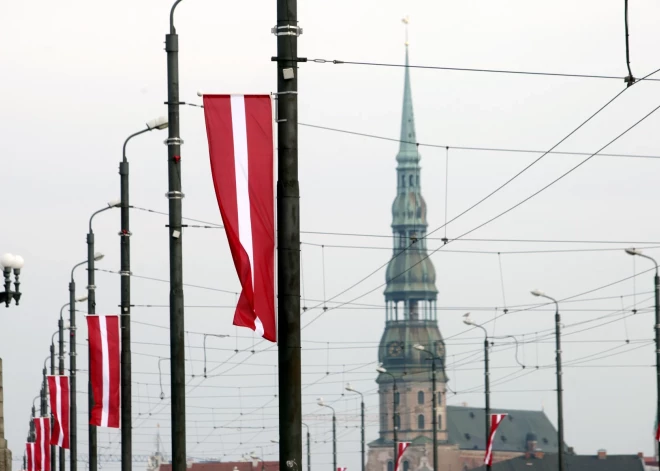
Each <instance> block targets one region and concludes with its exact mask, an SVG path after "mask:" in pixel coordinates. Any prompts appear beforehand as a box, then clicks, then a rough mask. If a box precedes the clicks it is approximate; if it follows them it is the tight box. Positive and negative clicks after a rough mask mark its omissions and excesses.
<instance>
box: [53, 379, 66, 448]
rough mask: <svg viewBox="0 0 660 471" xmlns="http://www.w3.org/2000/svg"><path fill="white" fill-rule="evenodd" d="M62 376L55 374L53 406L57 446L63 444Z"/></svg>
mask: <svg viewBox="0 0 660 471" xmlns="http://www.w3.org/2000/svg"><path fill="white" fill-rule="evenodd" d="M61 380H62V377H61V376H55V407H56V408H57V424H58V425H59V427H58V431H57V433H58V437H57V446H59V447H61V446H62V445H63V444H64V429H63V428H62V383H61Z"/></svg>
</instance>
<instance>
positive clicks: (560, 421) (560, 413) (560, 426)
mask: <svg viewBox="0 0 660 471" xmlns="http://www.w3.org/2000/svg"><path fill="white" fill-rule="evenodd" d="M531 293H532V294H533V295H534V296H539V297H541V298H546V299H549V300H550V301H552V302H553V303H555V345H556V349H555V353H556V356H555V361H556V364H557V366H556V368H557V440H558V442H559V445H558V446H559V450H558V455H559V471H564V470H565V469H566V468H565V466H564V399H563V389H562V378H561V376H562V371H561V330H560V329H561V317H560V316H559V303H558V302H557V300H556V299H555V298H552V297H550V296H548V295H547V294H545V293H544V292H543V291H539V290H537V289H535V290H533V291H532V292H531Z"/></svg>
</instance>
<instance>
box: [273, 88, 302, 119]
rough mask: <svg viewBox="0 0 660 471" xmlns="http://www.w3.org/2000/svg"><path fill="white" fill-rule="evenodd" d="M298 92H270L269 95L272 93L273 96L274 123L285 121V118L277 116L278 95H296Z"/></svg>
mask: <svg viewBox="0 0 660 471" xmlns="http://www.w3.org/2000/svg"><path fill="white" fill-rule="evenodd" d="M297 94H298V92H297V91H295V90H290V91H286V92H271V95H273V98H275V122H276V123H286V119H280V118H279V112H278V109H277V108H278V106H277V99H278V95H297Z"/></svg>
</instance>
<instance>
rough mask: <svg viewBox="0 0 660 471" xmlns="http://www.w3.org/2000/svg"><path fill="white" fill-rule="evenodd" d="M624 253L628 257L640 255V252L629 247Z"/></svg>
mask: <svg viewBox="0 0 660 471" xmlns="http://www.w3.org/2000/svg"><path fill="white" fill-rule="evenodd" d="M625 251H626V253H627V254H628V255H641V253H642V251H641V250H638V249H636V248H634V247H630V248H629V249H625Z"/></svg>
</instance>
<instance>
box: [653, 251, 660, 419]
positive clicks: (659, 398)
mask: <svg viewBox="0 0 660 471" xmlns="http://www.w3.org/2000/svg"><path fill="white" fill-rule="evenodd" d="M653 262H655V260H653ZM653 283H654V285H655V375H656V391H657V392H656V394H657V395H656V412H655V413H656V414H657V415H656V421H657V423H658V427H660V276H658V265H657V264H656V266H655V277H654V278H653Z"/></svg>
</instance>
